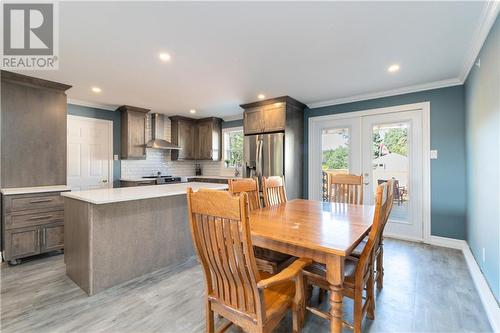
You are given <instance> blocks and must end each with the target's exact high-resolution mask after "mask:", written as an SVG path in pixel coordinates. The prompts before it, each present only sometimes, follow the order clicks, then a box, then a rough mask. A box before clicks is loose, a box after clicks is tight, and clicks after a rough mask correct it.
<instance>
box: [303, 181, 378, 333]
mask: <svg viewBox="0 0 500 333" xmlns="http://www.w3.org/2000/svg"><path fill="white" fill-rule="evenodd" d="M376 193H377V194H376V204H375V212H374V216H373V224H372V227H371V230H370V233H369V235H368V241H367V243H366V246H365V247H364V249H363V252H362V253H361V256H360V257H359V258H357V259H355V258H352V259H346V260H345V266H344V274H345V277H344V285H343V292H344V296H345V297H349V298H352V299H353V300H354V322H353V324H352V325H351V324H349V323H347V322H345V321H344V325H345V326H347V327H349V328H351V329H353V330H354V332H355V333H361V323H362V321H363V317H364V315H365V314H366V316H367V317H368V318H369V319H372V320H373V319H375V293H374V282H373V281H374V271H373V265H374V251H375V247H376V245H377V241H378V239H379V238H380V233H381V231H382V224H383V221H384V217H385V210H386V207H387V184H386V183H384V184H382V185H379V186H378V187H377V192H376ZM304 276H305V279H306V281H307V283H308V284H312V285H316V286H319V287H320V288H321V289H324V290H329V287H330V286H329V283H328V281H327V280H326V269H325V266H324V265H321V264H313V265H311V266H308V267H307V268H306V269H305V270H304ZM365 289H366V299H365V301H364V302H363V291H364V290H365ZM307 310H309V311H311V312H312V313H313V314H316V315H318V316H320V317H322V318H325V319H328V320H330V314H329V313H326V312H323V311H321V310H320V309H318V308H315V307H311V306H308V307H307Z"/></svg>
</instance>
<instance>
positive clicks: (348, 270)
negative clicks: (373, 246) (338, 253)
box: [305, 259, 358, 285]
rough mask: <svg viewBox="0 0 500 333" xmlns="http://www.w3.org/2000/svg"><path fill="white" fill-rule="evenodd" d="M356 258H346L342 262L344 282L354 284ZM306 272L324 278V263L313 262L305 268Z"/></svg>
mask: <svg viewBox="0 0 500 333" xmlns="http://www.w3.org/2000/svg"><path fill="white" fill-rule="evenodd" d="M357 263H358V261H357V259H356V260H355V259H347V260H346V261H345V263H344V283H346V284H349V285H354V275H355V273H356V265H357ZM305 271H306V272H307V273H311V274H314V275H318V276H320V277H322V278H323V279H326V266H325V265H324V264H318V263H313V264H312V265H309V266H307V267H306V268H305Z"/></svg>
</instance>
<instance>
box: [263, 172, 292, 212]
mask: <svg viewBox="0 0 500 333" xmlns="http://www.w3.org/2000/svg"><path fill="white" fill-rule="evenodd" d="M262 194H263V196H264V205H265V206H266V207H271V206H277V205H279V204H282V203H284V202H286V201H287V198H286V190H285V179H284V177H282V176H272V177H262Z"/></svg>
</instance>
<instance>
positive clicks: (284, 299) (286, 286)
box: [259, 271, 295, 320]
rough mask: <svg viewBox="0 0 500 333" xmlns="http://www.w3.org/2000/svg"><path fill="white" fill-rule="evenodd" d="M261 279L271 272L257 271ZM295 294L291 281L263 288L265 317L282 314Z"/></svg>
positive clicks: (293, 284)
mask: <svg viewBox="0 0 500 333" xmlns="http://www.w3.org/2000/svg"><path fill="white" fill-rule="evenodd" d="M259 273H260V277H261V279H267V278H269V277H271V276H272V275H273V274H270V273H268V272H262V271H259ZM294 296H295V283H294V282H293V281H287V282H283V283H280V284H277V285H274V286H272V287H269V288H266V289H264V304H265V309H266V319H267V320H269V319H271V318H273V317H274V316H275V315H279V314H282V313H283V311H285V310H286V308H287V307H289V306H290V304H291V303H292V302H293V298H294Z"/></svg>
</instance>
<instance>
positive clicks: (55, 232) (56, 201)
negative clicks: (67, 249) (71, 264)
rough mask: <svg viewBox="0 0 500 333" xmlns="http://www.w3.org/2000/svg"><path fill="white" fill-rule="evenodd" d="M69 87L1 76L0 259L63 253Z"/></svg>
mask: <svg viewBox="0 0 500 333" xmlns="http://www.w3.org/2000/svg"><path fill="white" fill-rule="evenodd" d="M69 88H71V86H69V85H65V84H61V83H57V82H52V81H47V80H42V79H38V78H34V77H29V76H25V75H20V74H16V73H11V72H6V71H2V72H1V98H2V100H1V117H0V122H1V124H0V129H1V144H0V149H1V158H0V188H1V191H2V214H1V216H2V237H1V239H2V244H1V245H2V250H3V252H2V254H3V258H4V259H5V260H8V261H10V262H13V263H15V262H16V261H17V260H18V259H19V258H23V257H26V256H31V255H34V254H38V253H43V252H48V251H52V250H58V249H62V248H63V246H64V210H63V206H62V198H61V197H60V192H61V188H63V187H64V185H66V131H67V129H66V126H67V98H66V93H65V91H66V90H67V89H69Z"/></svg>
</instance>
